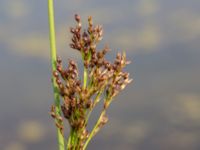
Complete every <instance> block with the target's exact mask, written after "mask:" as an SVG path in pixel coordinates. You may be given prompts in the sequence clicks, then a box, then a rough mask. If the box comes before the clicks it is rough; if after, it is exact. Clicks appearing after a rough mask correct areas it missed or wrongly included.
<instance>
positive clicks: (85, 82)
mask: <svg viewBox="0 0 200 150" xmlns="http://www.w3.org/2000/svg"><path fill="white" fill-rule="evenodd" d="M86 86H87V69H86V67H84V72H83V88H84V89H85V88H86Z"/></svg>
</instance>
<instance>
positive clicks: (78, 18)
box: [74, 14, 81, 22]
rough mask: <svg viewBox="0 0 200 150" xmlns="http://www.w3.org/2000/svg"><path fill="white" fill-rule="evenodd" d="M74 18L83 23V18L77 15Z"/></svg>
mask: <svg viewBox="0 0 200 150" xmlns="http://www.w3.org/2000/svg"><path fill="white" fill-rule="evenodd" d="M74 18H75V20H76V21H77V22H80V21H81V17H80V16H79V15H78V14H75V16H74Z"/></svg>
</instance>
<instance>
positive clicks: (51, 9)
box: [48, 0, 65, 150]
mask: <svg viewBox="0 0 200 150" xmlns="http://www.w3.org/2000/svg"><path fill="white" fill-rule="evenodd" d="M48 17H49V38H50V48H51V65H52V71H55V70H56V38H55V25H54V2H53V0H48ZM52 81H53V85H52V86H53V92H54V103H55V107H56V115H61V108H60V98H59V92H58V87H57V84H56V81H55V78H53V79H52ZM57 136H58V147H59V150H65V145H64V137H63V135H62V133H61V132H60V129H58V128H57Z"/></svg>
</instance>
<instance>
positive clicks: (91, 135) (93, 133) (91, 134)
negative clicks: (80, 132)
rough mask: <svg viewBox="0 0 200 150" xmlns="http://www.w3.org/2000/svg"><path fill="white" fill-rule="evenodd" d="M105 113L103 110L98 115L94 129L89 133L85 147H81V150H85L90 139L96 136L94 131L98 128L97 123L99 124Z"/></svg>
mask: <svg viewBox="0 0 200 150" xmlns="http://www.w3.org/2000/svg"><path fill="white" fill-rule="evenodd" d="M105 113H106V110H105V109H104V110H103V111H102V112H101V115H100V117H99V119H98V121H97V122H96V124H95V126H94V128H93V129H92V131H91V133H90V135H89V137H88V139H87V141H86V142H85V145H84V147H83V150H86V148H87V146H88V144H89V142H90V141H91V139H92V137H93V136H94V135H95V134H96V129H97V128H98V125H99V123H100V121H101V119H102V117H103V116H104V115H105Z"/></svg>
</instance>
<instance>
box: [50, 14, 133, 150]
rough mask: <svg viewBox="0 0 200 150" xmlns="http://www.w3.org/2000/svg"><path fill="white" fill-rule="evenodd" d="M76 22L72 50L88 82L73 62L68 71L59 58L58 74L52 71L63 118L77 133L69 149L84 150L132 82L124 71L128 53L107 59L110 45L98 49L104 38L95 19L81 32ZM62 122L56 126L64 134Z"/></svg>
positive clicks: (89, 21)
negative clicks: (92, 121)
mask: <svg viewBox="0 0 200 150" xmlns="http://www.w3.org/2000/svg"><path fill="white" fill-rule="evenodd" d="M75 20H76V22H77V25H76V27H75V28H71V29H70V31H71V33H72V40H71V41H72V43H71V44H70V47H71V48H72V49H76V50H78V51H80V52H81V55H82V59H83V63H84V68H85V69H84V73H85V76H84V80H85V81H84V82H85V83H84V82H81V80H80V79H79V73H78V67H77V64H76V63H75V62H74V61H73V60H70V61H69V64H68V68H66V69H65V68H63V66H62V61H61V59H60V58H57V62H56V63H57V71H55V72H53V76H54V78H56V83H57V85H58V88H59V92H60V96H61V97H62V98H63V103H62V105H61V109H62V112H63V116H64V118H66V119H67V120H68V122H69V124H70V126H71V130H72V131H73V132H75V133H76V134H75V135H76V147H75V148H74V145H73V144H71V145H70V144H69V145H70V146H69V148H68V149H73V148H74V149H76V150H81V149H83V147H84V144H85V143H87V140H88V139H89V138H91V137H93V136H94V135H95V134H96V133H97V132H98V131H99V129H100V128H101V127H102V126H103V125H104V124H105V123H106V122H107V121H108V118H107V116H106V110H107V108H108V106H109V105H110V103H111V101H112V100H113V98H114V97H115V96H116V95H117V94H118V93H119V92H120V91H121V90H123V89H124V88H125V87H126V85H127V84H129V83H130V82H131V81H132V79H130V78H129V73H127V72H124V71H123V68H124V67H125V66H126V65H127V64H129V63H130V62H129V61H127V60H126V55H125V53H123V54H120V53H118V54H117V56H116V58H115V60H114V62H113V63H112V62H110V61H108V60H106V58H105V55H106V54H107V52H108V51H109V50H110V49H109V48H108V47H107V46H105V48H103V49H102V50H97V48H96V47H97V44H98V42H99V41H100V40H101V39H102V34H103V29H102V27H101V26H99V25H97V26H94V25H93V22H92V17H88V28H87V30H83V31H82V25H81V18H80V16H79V15H75ZM84 84H85V85H84ZM101 99H102V101H103V103H104V107H103V108H102V112H101V114H100V117H99V119H98V121H97V123H96V125H95V126H94V129H93V130H92V131H91V132H89V131H88V130H87V123H88V119H89V116H90V113H91V112H92V110H93V109H94V108H95V106H96V105H97V104H98V103H99V102H100V100H101ZM53 108H54V107H52V111H51V114H52V117H54V118H56V119H57V120H58V119H59V117H60V116H55V115H54V114H55V113H54V109H53ZM59 120H60V122H61V123H60V124H57V127H59V128H60V129H61V131H63V126H62V119H59Z"/></svg>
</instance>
